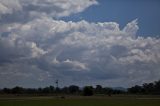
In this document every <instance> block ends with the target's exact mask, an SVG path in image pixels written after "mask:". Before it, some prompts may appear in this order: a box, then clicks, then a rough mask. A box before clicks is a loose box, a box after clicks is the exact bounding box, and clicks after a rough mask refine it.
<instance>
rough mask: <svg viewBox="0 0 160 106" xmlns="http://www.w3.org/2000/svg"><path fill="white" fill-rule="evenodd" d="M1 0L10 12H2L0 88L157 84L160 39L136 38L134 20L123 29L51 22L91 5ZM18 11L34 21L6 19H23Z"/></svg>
mask: <svg viewBox="0 0 160 106" xmlns="http://www.w3.org/2000/svg"><path fill="white" fill-rule="evenodd" d="M4 1H5V2H4ZM4 1H3V0H1V1H0V4H1V5H3V6H5V7H6V8H8V9H9V10H6V9H0V15H1V19H0V21H1V22H2V25H1V26H0V51H1V52H0V85H1V87H4V86H8V85H6V84H9V85H10V86H15V85H22V86H34V85H36V86H43V85H46V84H52V83H53V80H54V79H60V80H61V82H62V83H63V85H66V84H73V83H75V84H80V85H82V84H98V83H99V84H104V85H108V86H130V85H133V84H140V83H143V82H146V81H153V80H157V79H159V76H160V71H159V68H160V67H159V66H160V39H158V38H152V37H147V38H144V37H139V36H137V35H136V32H137V30H138V29H139V28H138V25H137V24H138V22H137V20H133V21H132V22H130V23H128V24H127V25H126V26H125V27H124V28H123V29H122V30H121V29H120V28H119V24H118V23H115V22H104V23H90V22H87V21H85V20H82V21H80V22H72V21H70V22H65V21H63V20H57V19H55V18H57V17H62V16H68V15H70V14H72V13H77V12H81V11H83V10H84V9H85V8H87V7H89V6H90V5H93V4H97V2H96V1H94V0H32V2H31V1H30V0H17V1H16V2H13V3H12V2H7V1H6V0H4ZM9 3H10V4H9ZM6 4H7V5H6ZM1 5H0V8H3V6H1ZM15 5H18V7H17V6H15ZM73 10H74V11H73ZM17 12H18V13H19V12H20V13H24V14H27V15H28V16H30V17H31V16H33V14H34V18H33V17H32V18H26V19H24V20H25V21H21V20H17V18H16V19H15V20H11V21H7V20H8V19H9V18H8V19H7V20H6V18H4V16H8V15H9V16H13V17H15V16H16V17H18V18H19V19H21V18H22V17H21V16H19V15H18V14H17ZM24 14H23V15H24ZM53 17H54V18H53ZM84 82H85V83H84ZM122 82H123V83H122Z"/></svg>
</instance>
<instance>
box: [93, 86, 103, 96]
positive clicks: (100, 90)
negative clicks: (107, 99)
mask: <svg viewBox="0 0 160 106" xmlns="http://www.w3.org/2000/svg"><path fill="white" fill-rule="evenodd" d="M95 93H98V94H101V93H103V88H102V86H101V85H96V88H95Z"/></svg>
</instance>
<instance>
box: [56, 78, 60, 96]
mask: <svg viewBox="0 0 160 106" xmlns="http://www.w3.org/2000/svg"><path fill="white" fill-rule="evenodd" d="M55 83H56V96H58V91H59V88H58V80H56V82H55Z"/></svg>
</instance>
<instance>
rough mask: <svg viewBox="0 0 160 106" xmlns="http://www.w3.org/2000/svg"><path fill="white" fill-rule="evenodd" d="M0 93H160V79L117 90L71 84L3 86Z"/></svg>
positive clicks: (99, 86) (89, 94)
mask: <svg viewBox="0 0 160 106" xmlns="http://www.w3.org/2000/svg"><path fill="white" fill-rule="evenodd" d="M0 94H27V95H29V94H31V95H60V94H63V95H84V96H91V95H108V96H111V95H113V94H152V95H159V94H160V80H159V81H155V82H153V83H144V84H143V85H142V86H139V85H135V86H133V87H130V88H128V89H126V90H117V89H113V88H110V87H102V86H101V85H96V87H93V86H85V87H83V88H80V87H79V86H76V85H71V86H68V87H63V88H59V87H54V86H49V87H45V88H23V87H19V86H17V87H14V88H3V89H1V90H0Z"/></svg>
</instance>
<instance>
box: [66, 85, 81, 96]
mask: <svg viewBox="0 0 160 106" xmlns="http://www.w3.org/2000/svg"><path fill="white" fill-rule="evenodd" d="M68 89H69V92H70V93H71V94H74V93H78V92H79V87H78V86H76V85H71V86H69V88H68Z"/></svg>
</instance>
